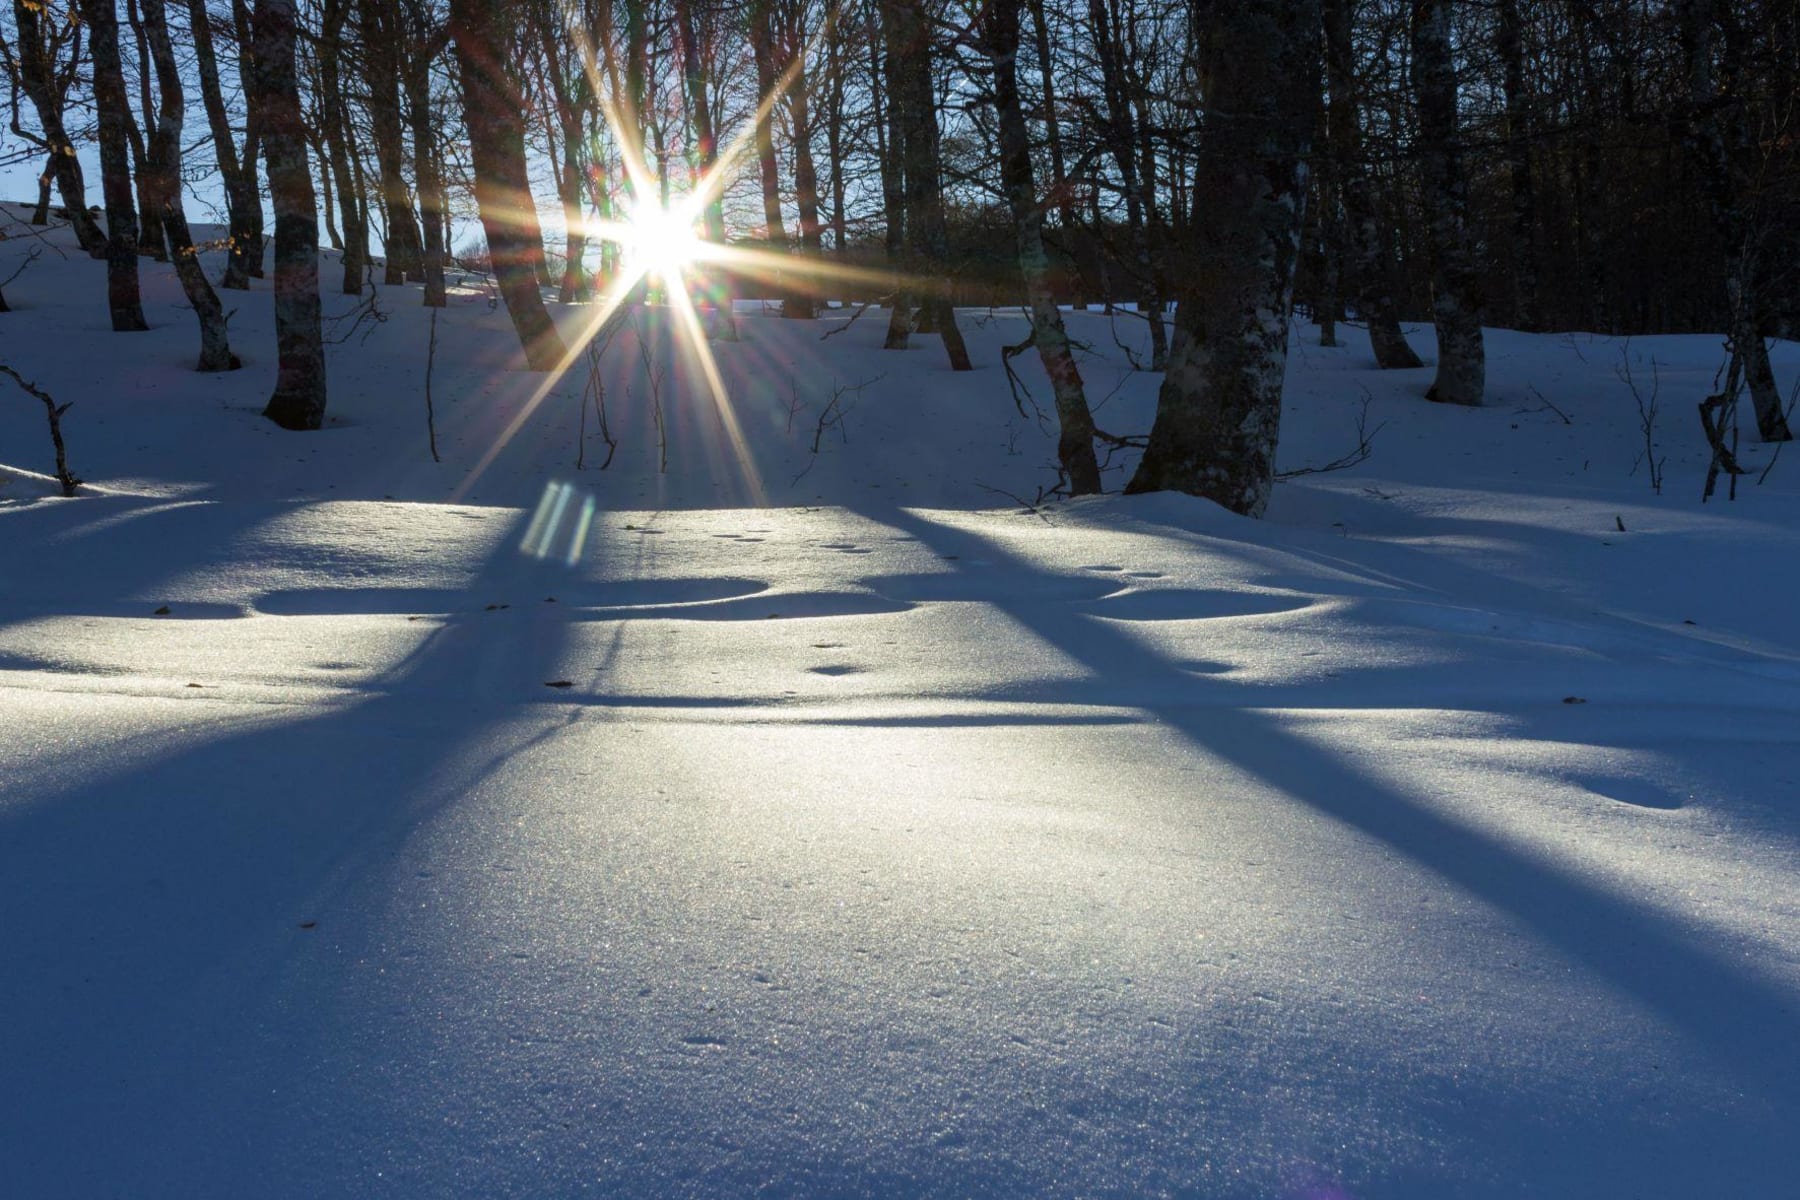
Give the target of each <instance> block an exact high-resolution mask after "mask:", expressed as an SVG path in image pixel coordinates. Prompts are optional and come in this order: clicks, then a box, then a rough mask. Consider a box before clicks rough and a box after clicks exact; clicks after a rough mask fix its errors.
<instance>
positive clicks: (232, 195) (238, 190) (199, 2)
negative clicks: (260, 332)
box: [188, 0, 261, 290]
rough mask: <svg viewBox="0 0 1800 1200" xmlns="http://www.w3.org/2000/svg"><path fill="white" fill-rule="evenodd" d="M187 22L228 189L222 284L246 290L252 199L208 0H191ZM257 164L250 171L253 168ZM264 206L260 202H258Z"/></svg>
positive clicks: (215, 154)
mask: <svg viewBox="0 0 1800 1200" xmlns="http://www.w3.org/2000/svg"><path fill="white" fill-rule="evenodd" d="M188 23H189V26H190V27H191V28H192V30H193V38H194V62H195V65H196V66H197V67H198V68H199V74H200V101H201V104H202V105H203V106H204V107H205V109H206V125H207V129H208V130H209V131H210V132H211V133H212V142H213V157H214V158H215V159H216V160H217V161H218V164H219V178H220V181H221V183H222V184H223V186H224V191H225V211H226V221H227V223H228V224H227V229H228V235H227V236H228V239H229V244H230V250H229V252H228V254H227V256H226V259H225V275H224V277H223V278H222V279H221V280H220V286H221V287H227V288H235V289H239V290H242V289H247V288H248V287H249V286H250V272H249V264H248V262H247V257H248V253H247V250H248V245H249V243H250V241H251V234H250V214H249V212H248V211H247V210H248V208H249V207H250V205H251V203H252V200H251V198H250V195H249V194H248V192H249V191H253V190H254V184H252V185H251V188H250V189H248V190H247V189H246V187H245V184H244V179H243V176H244V174H245V168H244V167H241V166H240V165H239V159H238V154H237V146H236V144H235V143H234V142H233V141H232V136H231V117H230V114H229V113H228V112H227V111H226V108H225V92H224V89H223V88H222V87H221V86H220V85H219V59H218V54H217V52H216V50H215V48H214V46H213V31H212V18H211V17H210V16H209V15H208V13H207V10H206V0H188ZM245 156H246V158H249V159H254V157H255V150H254V149H253V148H250V147H249V140H248V138H246V151H245ZM254 169H255V167H254V163H252V164H251V166H250V167H249V170H251V171H254ZM256 207H257V208H259V209H260V208H261V205H260V203H258V204H257V205H256Z"/></svg>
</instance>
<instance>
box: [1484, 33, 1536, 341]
mask: <svg viewBox="0 0 1800 1200" xmlns="http://www.w3.org/2000/svg"><path fill="white" fill-rule="evenodd" d="M1495 17H1496V19H1497V22H1498V24H1497V26H1496V29H1495V39H1494V48H1495V50H1496V51H1497V52H1498V53H1499V55H1500V65H1501V71H1502V80H1503V85H1502V86H1503V90H1504V92H1505V95H1506V158H1507V166H1508V170H1509V172H1510V174H1511V177H1512V233H1513V248H1512V277H1513V325H1514V326H1515V327H1516V328H1519V329H1526V330H1534V329H1538V328H1541V327H1542V325H1543V320H1542V317H1541V315H1540V314H1539V312H1538V272H1537V226H1538V220H1537V191H1536V188H1535V187H1533V184H1532V178H1531V141H1530V136H1531V129H1530V124H1531V94H1530V92H1529V91H1528V90H1527V87H1526V83H1525V54H1524V47H1523V37H1524V33H1523V25H1522V23H1521V21H1520V20H1519V0H1497V3H1496V7H1495Z"/></svg>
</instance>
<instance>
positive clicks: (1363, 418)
mask: <svg viewBox="0 0 1800 1200" xmlns="http://www.w3.org/2000/svg"><path fill="white" fill-rule="evenodd" d="M1362 393H1363V398H1362V405H1361V406H1360V407H1359V408H1358V409H1357V412H1356V449H1354V450H1351V451H1349V452H1348V453H1346V454H1340V455H1338V457H1336V458H1334V459H1332V460H1331V461H1330V462H1328V463H1323V464H1321V465H1319V466H1316V467H1296V468H1294V469H1293V470H1292V471H1277V472H1275V478H1276V479H1282V480H1286V479H1298V478H1300V476H1302V475H1323V474H1325V472H1327V471H1342V470H1344V469H1345V468H1347V467H1354V466H1356V465H1357V464H1359V463H1364V462H1367V461H1368V459H1369V455H1371V454H1373V453H1374V452H1375V435H1376V434H1378V433H1380V432H1381V431H1382V430H1383V429H1386V428H1387V422H1386V421H1383V422H1382V423H1381V424H1379V425H1377V426H1376V427H1375V428H1373V429H1370V428H1369V404H1370V402H1371V401H1373V400H1374V399H1375V397H1374V396H1373V395H1371V394H1370V392H1369V389H1368V388H1364V389H1363V390H1362Z"/></svg>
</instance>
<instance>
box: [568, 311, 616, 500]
mask: <svg viewBox="0 0 1800 1200" xmlns="http://www.w3.org/2000/svg"><path fill="white" fill-rule="evenodd" d="M618 328H619V327H618V326H617V325H615V324H613V323H612V322H610V321H609V322H607V325H606V329H605V330H604V331H602V332H601V333H598V334H595V335H594V336H593V337H591V338H589V339H588V344H587V350H586V352H587V364H588V377H587V384H586V385H585V386H584V387H583V389H582V393H581V425H580V428H579V429H578V431H577V433H576V437H575V469H576V470H577V471H579V470H581V469H582V468H583V466H584V464H585V463H586V461H587V406H588V401H589V400H592V401H593V402H594V415H595V416H597V417H598V418H599V419H600V437H601V439H602V440H603V441H605V443H606V461H605V462H603V463H601V464H600V469H601V470H602V471H604V470H606V468H608V467H610V466H612V460H613V455H614V454H616V453H618V450H619V441H618V439H617V438H615V437H613V435H612V428H611V427H610V426H609V425H608V424H607V421H606V379H605V377H604V376H603V375H602V374H601V372H600V356H601V355H602V354H604V353H605V352H606V348H607V347H608V346H610V345H612V340H613V334H614V333H616V332H617V331H618Z"/></svg>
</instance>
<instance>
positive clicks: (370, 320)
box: [325, 277, 437, 346]
mask: <svg viewBox="0 0 1800 1200" xmlns="http://www.w3.org/2000/svg"><path fill="white" fill-rule="evenodd" d="M431 311H432V312H433V313H436V312H437V310H436V309H435V308H434V309H432V310H431ZM387 319H388V315H387V314H386V313H385V312H383V311H381V302H380V300H379V299H378V298H377V295H376V292H375V280H374V279H373V278H372V277H371V278H370V280H369V294H368V296H367V298H364V299H358V300H357V302H356V305H355V307H353V308H351V309H349V310H347V311H345V312H342V313H339V314H338V315H337V316H335V317H327V318H325V324H326V325H329V326H330V327H331V328H332V329H333V330H334V331H335V330H336V329H337V327H338V326H339V325H342V324H343V323H344V322H345V321H349V322H350V328H348V329H346V330H345V331H344V332H343V335H342V336H340V337H328V338H326V339H325V341H326V342H327V344H329V345H333V346H341V345H343V344H344V343H345V342H348V341H349V340H350V339H351V338H353V337H355V336H356V331H357V330H359V329H361V330H362V340H363V341H364V342H367V341H368V340H369V335H370V334H372V333H374V332H375V330H376V329H377V328H378V327H380V326H382V325H385V324H387ZM365 324H366V325H367V326H368V328H367V329H363V326H364V325H365Z"/></svg>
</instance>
